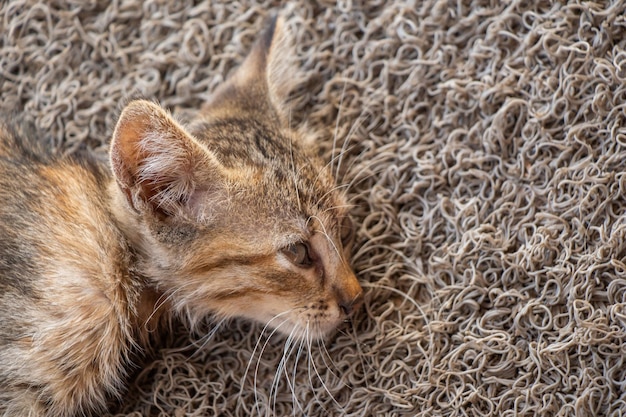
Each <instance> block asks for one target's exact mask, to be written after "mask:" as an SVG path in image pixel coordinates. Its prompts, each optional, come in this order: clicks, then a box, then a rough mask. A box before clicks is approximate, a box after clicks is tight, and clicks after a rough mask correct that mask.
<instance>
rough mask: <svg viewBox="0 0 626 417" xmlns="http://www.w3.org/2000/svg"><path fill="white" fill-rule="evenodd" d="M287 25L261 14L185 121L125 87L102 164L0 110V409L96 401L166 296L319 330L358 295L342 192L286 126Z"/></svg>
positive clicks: (57, 409)
mask: <svg viewBox="0 0 626 417" xmlns="http://www.w3.org/2000/svg"><path fill="white" fill-rule="evenodd" d="M286 36H287V34H286V29H284V23H283V20H282V19H281V18H278V19H274V20H273V21H272V23H271V24H270V25H269V27H268V29H267V30H266V32H265V33H264V34H263V35H262V36H261V38H260V39H259V41H258V42H257V43H256V45H255V47H254V48H253V50H252V52H251V53H250V54H249V56H248V57H247V58H246V60H245V61H244V63H243V64H242V66H241V67H240V68H239V69H238V70H237V71H236V72H235V74H234V75H233V77H231V78H230V79H229V80H228V81H227V82H226V83H225V84H224V85H222V86H221V87H220V88H218V89H217V91H216V92H215V93H214V94H213V96H212V98H211V99H210V100H209V102H208V103H207V104H206V105H205V106H204V107H203V108H202V109H201V110H200V111H199V112H198V116H197V118H196V119H195V120H194V121H192V123H191V124H189V125H188V126H183V125H182V124H180V123H178V122H177V121H176V120H175V119H174V118H172V116H170V115H169V114H168V113H167V112H166V111H164V110H163V109H162V108H161V107H159V106H158V105H157V104H154V103H152V102H149V101H144V100H138V101H132V102H130V103H129V104H128V105H127V106H126V107H125V108H124V109H123V111H122V113H121V115H120V117H119V120H118V122H117V126H116V128H115V131H114V133H113V138H112V142H111V146H110V167H109V166H105V165H102V164H99V163H97V162H95V161H92V160H88V159H79V158H78V157H77V156H74V157H56V156H53V155H51V154H46V152H45V151H44V150H42V149H40V147H39V146H38V145H37V135H36V134H35V133H33V132H30V131H24V130H20V129H21V128H20V127H15V126H13V125H12V124H10V123H8V122H4V123H0V323H2V326H0V415H5V416H9V415H10V416H17V415H19V416H27V415H28V416H74V415H83V414H85V413H86V414H90V413H94V412H98V411H101V410H103V408H104V407H105V404H106V401H107V399H109V398H111V397H115V396H119V395H120V392H121V391H122V390H123V386H124V379H125V377H126V376H127V374H126V373H127V369H128V368H129V367H130V366H131V362H132V359H131V358H132V356H133V354H134V353H135V352H137V351H138V352H141V351H142V350H145V349H146V348H147V347H148V345H149V343H150V337H149V333H150V332H151V330H152V329H153V328H154V326H157V325H158V324H159V323H160V322H161V321H163V320H164V319H166V318H167V314H168V313H172V314H178V315H180V316H182V317H184V318H186V319H188V320H189V321H190V322H191V323H192V324H193V323H194V322H196V321H198V320H199V319H200V318H201V317H203V316H206V315H215V316H217V317H220V318H224V317H244V318H248V319H252V320H256V321H260V322H263V323H268V324H270V326H274V327H275V328H277V329H278V330H279V331H281V332H282V333H284V334H291V333H292V331H293V332H294V333H293V334H294V335H296V336H298V337H305V334H308V335H314V337H323V336H324V335H326V334H328V333H329V332H331V331H332V330H333V329H335V328H336V326H337V325H338V324H340V323H341V322H342V321H344V320H345V318H346V317H347V316H348V315H349V314H350V313H351V311H352V310H353V309H354V308H355V306H356V305H357V303H358V302H359V300H360V298H361V293H362V290H361V287H360V285H359V283H358V282H357V279H356V277H355V276H354V273H353V272H352V270H351V268H350V266H349V264H348V260H347V252H348V250H349V246H350V241H351V239H352V226H351V224H350V220H349V217H348V213H347V212H346V204H345V201H344V200H343V197H342V196H341V195H340V194H339V192H338V191H337V187H336V185H335V181H334V179H333V178H332V177H331V174H330V169H329V168H328V166H327V164H325V163H324V162H322V161H321V160H320V159H319V158H318V157H317V156H316V153H315V152H314V151H313V150H312V148H311V147H310V146H308V145H307V143H308V142H307V141H306V139H305V137H304V136H303V135H302V134H301V133H299V132H297V131H294V130H292V129H290V127H289V126H288V120H287V117H286V116H287V115H286V113H285V110H284V105H283V102H284V99H285V95H286V91H285V88H284V85H285V77H289V76H290V74H287V72H288V69H287V68H286V67H285V66H284V65H283V63H284V61H285V54H288V53H289V51H286V50H285V48H284V47H283V46H284V44H285V39H287V38H286Z"/></svg>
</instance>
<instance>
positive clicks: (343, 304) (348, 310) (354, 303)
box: [339, 291, 363, 316]
mask: <svg viewBox="0 0 626 417" xmlns="http://www.w3.org/2000/svg"><path fill="white" fill-rule="evenodd" d="M362 302H363V291H360V292H359V293H358V294H357V295H356V296H355V297H353V298H352V299H350V300H348V299H343V300H340V301H339V308H340V309H341V311H342V312H343V314H345V315H346V316H349V315H351V314H352V313H353V312H354V311H355V310H356V309H357V308H358V307H359V306H360V305H361V303H362Z"/></svg>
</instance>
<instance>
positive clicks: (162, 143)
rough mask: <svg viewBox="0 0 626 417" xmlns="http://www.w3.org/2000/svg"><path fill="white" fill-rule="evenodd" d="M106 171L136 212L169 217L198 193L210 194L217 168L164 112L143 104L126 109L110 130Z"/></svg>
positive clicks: (219, 176)
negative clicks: (148, 212) (108, 159)
mask: <svg viewBox="0 0 626 417" xmlns="http://www.w3.org/2000/svg"><path fill="white" fill-rule="evenodd" d="M110 157H111V167H112V170H113V174H114V176H115V178H116V180H117V183H118V185H119V186H120V188H121V189H122V191H123V192H124V193H125V195H126V198H127V199H128V202H129V203H130V205H131V206H132V207H133V208H134V209H135V210H137V211H144V210H145V209H146V208H148V209H150V210H152V212H153V213H159V214H163V215H171V214H174V213H177V212H180V210H181V209H184V208H186V207H187V208H188V205H189V204H190V202H192V200H195V199H194V198H193V197H194V195H196V194H197V193H199V192H207V191H210V190H212V191H216V190H217V189H219V188H220V183H221V182H222V178H223V176H222V167H221V166H220V164H219V162H218V161H217V160H216V159H215V157H214V156H213V155H212V154H211V153H210V152H209V151H208V150H207V149H205V148H204V147H203V146H202V145H200V144H199V143H198V142H197V141H196V140H195V139H194V138H193V137H191V136H190V135H189V134H188V133H187V132H186V131H185V129H184V128H183V127H182V126H180V125H179V124H178V123H177V122H176V121H175V120H174V119H173V118H172V117H171V116H170V115H169V114H168V113H167V112H166V111H165V110H163V109H162V108H161V107H159V106H158V105H156V104H154V103H151V102H149V101H145V100H137V101H132V102H131V103H130V104H128V105H127V106H126V107H125V108H124V110H123V111H122V114H121V115H120V118H119V120H118V122H117V126H116V127H115V132H114V133H113V140H112V142H111V150H110Z"/></svg>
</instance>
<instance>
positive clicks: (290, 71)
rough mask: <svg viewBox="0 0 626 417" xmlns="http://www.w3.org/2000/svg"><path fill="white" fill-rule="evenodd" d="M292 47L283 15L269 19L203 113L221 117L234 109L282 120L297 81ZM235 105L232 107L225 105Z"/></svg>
mask: <svg viewBox="0 0 626 417" xmlns="http://www.w3.org/2000/svg"><path fill="white" fill-rule="evenodd" d="M294 56H295V48H294V46H293V39H292V35H291V33H290V31H289V28H288V27H287V25H286V23H285V18H284V16H283V14H281V15H279V16H274V17H272V18H271V19H270V20H269V22H268V24H267V26H266V28H265V30H264V31H263V32H261V34H260V36H259V38H258V39H257V41H256V43H255V44H254V46H253V47H252V50H251V51H250V53H249V54H248V56H247V57H246V59H245V60H244V62H243V63H242V64H241V65H240V66H239V68H237V70H236V71H235V73H234V74H233V75H232V76H231V77H230V78H229V79H228V80H227V81H226V82H225V83H224V84H223V85H221V86H220V87H219V88H218V89H217V90H216V91H215V93H214V94H213V96H212V98H211V99H210V100H209V102H208V103H207V104H206V105H205V107H204V108H205V110H208V111H209V113H210V112H212V111H213V112H215V115H217V116H218V117H219V116H222V115H224V113H226V115H230V114H232V113H234V112H236V111H238V110H244V111H247V112H250V113H254V114H259V113H260V114H261V115H262V116H263V117H264V118H267V117H269V116H272V113H273V115H274V116H277V117H279V118H280V119H281V120H282V121H285V120H286V117H287V109H286V105H285V103H286V101H287V98H288V96H289V93H290V92H291V91H292V90H293V88H294V86H295V84H297V82H298V81H299V79H298V72H297V71H296V70H295V68H296V66H295V65H294ZM226 103H235V107H232V106H228V105H225V104H226Z"/></svg>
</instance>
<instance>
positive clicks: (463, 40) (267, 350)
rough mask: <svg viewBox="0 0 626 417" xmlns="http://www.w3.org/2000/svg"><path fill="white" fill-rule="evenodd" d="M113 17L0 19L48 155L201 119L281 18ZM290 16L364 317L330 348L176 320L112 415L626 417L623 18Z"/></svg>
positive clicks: (436, 12) (581, 5)
mask: <svg viewBox="0 0 626 417" xmlns="http://www.w3.org/2000/svg"><path fill="white" fill-rule="evenodd" d="M107 3H109V2H98V1H96V0H91V1H83V0H64V1H61V0H51V1H44V0H41V1H36V0H8V1H5V2H3V3H2V5H0V97H1V100H0V110H1V111H3V112H10V111H15V110H17V111H19V112H22V111H23V112H26V113H27V114H28V115H29V116H30V117H31V118H32V120H33V121H34V123H35V124H36V125H37V127H38V128H39V129H40V130H41V131H42V132H44V135H42V138H41V140H42V141H44V142H45V143H46V144H48V145H49V146H50V147H51V148H52V149H54V150H57V151H59V152H74V151H76V150H78V149H89V150H92V151H93V152H95V153H96V154H97V155H99V156H101V157H103V158H106V149H107V143H108V140H109V137H110V134H111V132H112V129H113V127H114V124H115V117H116V114H117V112H118V109H119V106H120V103H121V102H123V100H124V98H125V97H128V96H132V95H141V96H144V97H148V98H153V99H157V100H159V101H160V102H161V103H162V104H163V105H164V106H166V107H168V108H170V109H172V110H176V111H179V112H181V113H184V112H186V111H190V110H191V109H193V108H194V107H197V106H198V105H199V104H200V103H201V102H202V100H203V99H205V98H206V97H207V96H208V94H209V93H210V92H211V91H212V90H213V89H214V88H215V87H216V86H217V85H218V84H219V83H220V82H222V81H223V79H224V78H225V77H226V76H227V75H228V74H229V73H230V72H231V71H232V69H233V68H234V67H235V66H236V65H238V64H239V63H240V62H241V61H242V59H243V58H244V56H245V54H246V53H247V51H248V50H249V48H250V46H251V44H252V42H253V41H254V39H255V38H256V36H257V34H258V33H259V31H260V30H261V28H262V25H263V21H264V19H265V18H266V17H267V15H268V13H270V12H271V11H272V10H277V9H278V8H280V6H281V4H282V3H283V2H280V1H271V0H267V1H260V2H256V1H251V0H239V1H202V2H199V1H198V2H194V1H190V0H183V1H176V2H173V1H172V2H170V1H165V0H147V1H139V0H117V1H112V2H110V4H107ZM289 4H290V7H291V12H290V13H289V17H288V25H289V27H290V28H291V29H292V30H293V36H294V40H295V42H294V43H295V50H294V51H292V52H291V54H293V56H294V57H295V60H296V61H297V64H298V68H299V70H298V71H299V75H297V77H298V80H300V81H299V85H298V86H297V89H296V91H295V92H294V98H293V100H292V115H293V120H294V123H305V122H306V123H308V126H309V128H310V129H311V130H312V131H314V132H316V134H317V135H318V138H319V141H320V146H321V149H322V150H323V151H324V152H325V153H326V154H327V158H329V160H330V158H331V157H333V156H337V155H339V154H341V158H335V162H334V164H333V169H336V170H337V172H338V173H339V179H340V181H341V182H342V183H344V184H349V191H348V195H349V197H350V200H351V203H352V204H354V209H353V215H354V219H355V223H356V224H357V227H358V230H357V245H356V248H355V250H354V255H353V264H354V267H355V270H356V271H357V273H358V276H359V277H360V280H361V282H362V283H363V286H364V289H365V294H366V295H365V304H364V307H363V308H362V309H361V310H360V311H358V313H357V314H356V315H355V317H354V318H353V321H352V323H349V324H346V326H345V327H343V328H341V329H340V331H339V332H338V333H337V334H336V335H335V336H334V337H332V338H330V339H329V340H328V341H326V343H325V345H324V346H322V345H319V346H317V344H316V343H313V344H312V345H311V346H304V345H299V344H287V345H286V344H285V338H283V337H281V336H277V335H276V334H274V335H272V334H271V332H270V331H265V332H263V327H262V326H258V325H250V324H248V323H246V322H243V321H237V320H235V321H232V322H230V323H223V324H222V325H221V326H219V327H217V330H216V331H215V332H214V333H211V331H212V330H213V329H215V328H216V327H215V325H216V323H211V322H210V321H207V324H206V332H204V333H203V334H198V335H192V336H189V334H188V332H187V331H186V329H185V328H184V327H177V328H175V329H173V332H172V337H171V338H170V340H167V341H164V343H163V346H162V347H161V348H160V349H159V350H158V351H157V353H156V355H155V357H154V358H152V359H150V360H149V361H148V362H147V364H145V366H144V368H143V371H141V372H138V374H137V375H136V377H135V379H134V380H133V381H134V382H132V383H131V386H130V389H129V391H128V394H127V395H126V396H124V397H123V398H122V399H121V402H119V403H118V402H116V401H112V405H111V414H112V415H117V416H212V415H219V416H250V415H261V416H271V415H276V416H288V415H298V416H301V415H307V416H535V415H545V416H548V415H549V416H572V415H577V416H601V415H606V416H614V417H618V416H624V415H626V375H625V373H626V364H625V363H624V361H625V358H626V263H625V257H626V174H625V170H626V162H625V161H626V113H625V103H626V40H625V34H626V17H625V16H626V3H625V2H624V1H611V2H609V1H607V2H583V1H577V2H552V1H520V0H509V1H488V0H474V1H470V0H459V1H443V0H441V1H436V0H425V1H403V0H392V1H382V0H372V1H363V0H361V1H359V0H341V1H337V2H333V1H328V0H317V1H308V0H294V1H291V2H289ZM294 77H296V75H294ZM338 161H341V163H339V162H338ZM208 334H211V335H212V337H211V338H210V340H208V338H207V337H206V335H208ZM270 336H271V337H270ZM284 357H285V358H287V359H285V360H283V358H284Z"/></svg>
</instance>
